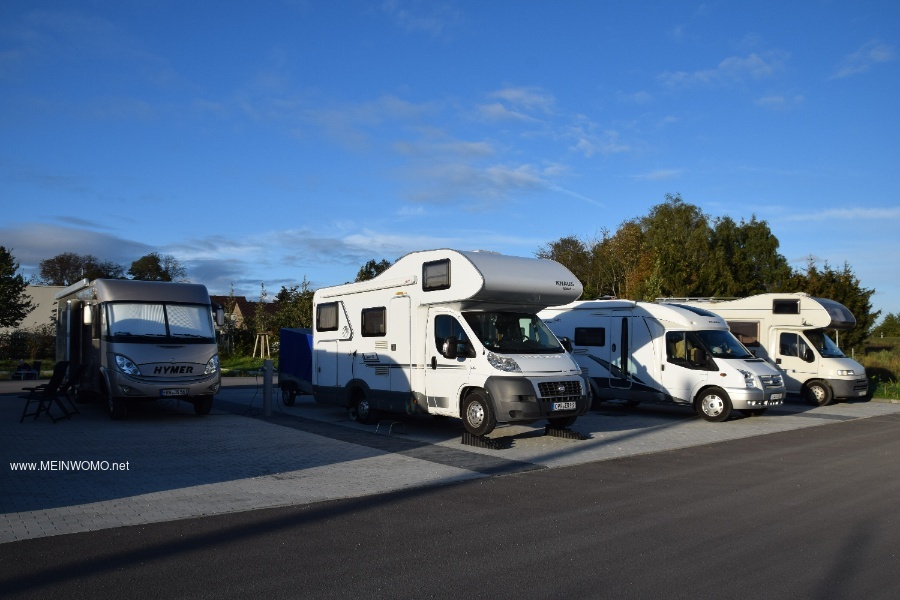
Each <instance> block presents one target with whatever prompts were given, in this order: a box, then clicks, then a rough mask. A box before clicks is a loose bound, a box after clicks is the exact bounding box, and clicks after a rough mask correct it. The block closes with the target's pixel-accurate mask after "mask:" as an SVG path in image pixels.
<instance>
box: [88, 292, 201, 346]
mask: <svg viewBox="0 0 900 600" xmlns="http://www.w3.org/2000/svg"><path fill="white" fill-rule="evenodd" d="M106 309H107V310H106V313H105V315H104V316H105V317H106V319H107V321H108V322H107V327H106V331H107V332H108V333H109V335H111V336H112V337H114V338H119V339H122V338H128V339H129V340H130V341H131V340H132V339H135V341H136V340H138V339H141V338H149V339H151V340H152V341H154V342H158V341H159V340H160V338H175V339H178V340H179V341H189V340H197V341H203V342H209V341H212V340H214V339H215V332H214V331H213V324H212V315H211V313H210V308H209V307H208V306H203V305H197V304H164V303H140V302H110V303H107V304H106Z"/></svg>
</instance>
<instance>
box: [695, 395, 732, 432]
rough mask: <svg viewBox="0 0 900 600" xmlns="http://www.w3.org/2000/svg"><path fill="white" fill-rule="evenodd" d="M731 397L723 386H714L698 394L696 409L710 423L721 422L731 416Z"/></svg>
mask: <svg viewBox="0 0 900 600" xmlns="http://www.w3.org/2000/svg"><path fill="white" fill-rule="evenodd" d="M731 409H732V405H731V398H729V397H728V394H726V393H725V390H723V389H722V388H717V387H712V388H709V389H706V390H703V392H702V393H701V394H700V395H699V396H697V400H696V402H695V403H694V410H696V411H697V414H698V415H700V416H701V417H703V419H704V420H705V421H709V422H710V423H720V422H722V421H724V420H726V419H727V418H728V417H730V416H731Z"/></svg>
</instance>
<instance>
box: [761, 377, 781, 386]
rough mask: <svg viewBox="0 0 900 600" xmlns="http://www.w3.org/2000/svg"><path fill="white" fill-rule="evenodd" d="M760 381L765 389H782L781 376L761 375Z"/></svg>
mask: <svg viewBox="0 0 900 600" xmlns="http://www.w3.org/2000/svg"><path fill="white" fill-rule="evenodd" d="M759 379H760V381H762V384H763V386H765V387H781V375H760V376H759Z"/></svg>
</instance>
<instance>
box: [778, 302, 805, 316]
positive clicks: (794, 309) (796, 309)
mask: <svg viewBox="0 0 900 600" xmlns="http://www.w3.org/2000/svg"><path fill="white" fill-rule="evenodd" d="M772 313H774V314H776V315H799V314H800V300H772Z"/></svg>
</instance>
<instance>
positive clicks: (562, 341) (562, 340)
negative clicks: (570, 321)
mask: <svg viewBox="0 0 900 600" xmlns="http://www.w3.org/2000/svg"><path fill="white" fill-rule="evenodd" d="M559 343H560V344H562V347H563V348H565V349H566V352H572V340H570V339H569V338H567V337H561V338H559Z"/></svg>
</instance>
